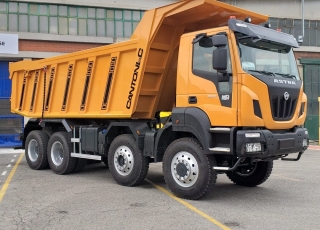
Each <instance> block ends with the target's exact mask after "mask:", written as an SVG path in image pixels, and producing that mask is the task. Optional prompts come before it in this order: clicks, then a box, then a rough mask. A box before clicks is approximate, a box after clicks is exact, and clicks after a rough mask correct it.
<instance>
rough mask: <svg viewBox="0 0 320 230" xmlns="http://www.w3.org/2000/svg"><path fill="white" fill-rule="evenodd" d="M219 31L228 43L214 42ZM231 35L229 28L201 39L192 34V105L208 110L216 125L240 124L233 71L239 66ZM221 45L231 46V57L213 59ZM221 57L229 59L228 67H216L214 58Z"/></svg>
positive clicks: (190, 83)
mask: <svg viewBox="0 0 320 230" xmlns="http://www.w3.org/2000/svg"><path fill="white" fill-rule="evenodd" d="M215 35H223V36H225V38H226V46H224V47H220V46H218V47H217V46H213V45H212V44H210V41H211V42H212V37H213V36H215ZM230 36H231V35H230V34H229V33H228V31H217V32H214V33H211V34H208V35H207V36H206V37H204V38H202V39H200V40H199V41H198V42H195V37H194V36H193V37H190V43H193V44H192V51H191V53H192V54H191V55H190V60H189V61H190V62H189V66H190V74H189V81H188V83H189V84H188V104H189V105H188V106H189V107H190V106H195V107H198V108H200V109H202V110H203V111H205V112H206V114H207V115H208V117H209V119H210V122H211V125H212V126H237V87H236V86H235V79H236V78H235V76H236V75H235V73H234V72H233V69H236V68H233V66H234V65H233V61H232V60H233V55H232V52H230V50H232V49H230V47H232V46H231V42H230V40H231V39H230ZM221 48H225V49H227V57H222V56H217V57H218V58H216V59H215V60H213V52H214V51H215V50H216V49H221ZM219 53H220V52H219ZM221 54H222V53H221ZM220 58H226V59H227V69H226V70H225V71H217V70H216V69H213V61H219V60H218V59H220Z"/></svg>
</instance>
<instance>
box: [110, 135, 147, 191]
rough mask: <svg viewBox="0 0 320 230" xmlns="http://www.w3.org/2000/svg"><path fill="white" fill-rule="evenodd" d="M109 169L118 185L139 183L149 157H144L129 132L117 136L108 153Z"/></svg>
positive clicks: (145, 173)
mask: <svg viewBox="0 0 320 230" xmlns="http://www.w3.org/2000/svg"><path fill="white" fill-rule="evenodd" d="M108 164H109V170H110V172H111V175H112V177H113V179H114V180H115V181H116V182H117V183H118V184H120V185H125V186H135V185H138V184H139V183H141V182H142V181H143V180H144V179H145V177H146V175H147V173H148V169H149V159H148V158H146V157H144V156H143V155H142V153H141V151H140V149H139V148H138V146H137V143H136V141H135V139H134V137H133V135H130V134H123V135H120V136H117V137H116V138H115V139H114V140H113V141H112V143H111V146H110V148H109V154H108Z"/></svg>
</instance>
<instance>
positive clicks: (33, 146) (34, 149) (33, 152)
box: [28, 139, 39, 162]
mask: <svg viewBox="0 0 320 230" xmlns="http://www.w3.org/2000/svg"><path fill="white" fill-rule="evenodd" d="M28 156H29V159H30V160H31V161H32V162H35V161H36V160H37V159H38V157H39V145H38V142H37V141H36V140H35V139H32V140H31V141H30V142H29V145H28Z"/></svg>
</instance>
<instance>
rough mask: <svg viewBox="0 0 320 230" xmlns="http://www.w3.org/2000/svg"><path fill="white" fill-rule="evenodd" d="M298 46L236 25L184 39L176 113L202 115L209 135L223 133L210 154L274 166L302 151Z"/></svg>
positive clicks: (304, 135)
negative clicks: (257, 159) (254, 157)
mask: <svg viewBox="0 0 320 230" xmlns="http://www.w3.org/2000/svg"><path fill="white" fill-rule="evenodd" d="M185 46H186V47H189V49H185V48H184V47H185ZM298 46H299V45H298V43H297V42H296V40H295V39H294V37H293V36H291V35H288V34H284V33H281V32H280V31H276V30H273V29H270V28H265V27H262V26H257V25H253V24H250V23H246V22H243V21H240V20H236V19H235V18H233V17H232V18H231V19H230V20H229V22H228V26H227V27H220V28H215V29H211V30H205V31H200V32H199V31H198V32H194V33H189V34H185V35H183V36H182V38H181V48H180V50H179V64H178V71H177V72H178V76H177V101H176V107H177V108H179V109H178V110H179V112H178V113H179V114H180V111H181V108H189V109H190V107H193V108H194V109H197V110H199V113H200V111H201V112H203V113H205V114H206V116H207V117H208V120H209V123H210V127H207V128H208V129H211V131H213V132H214V133H219V130H220V131H221V133H220V134H219V135H215V136H214V137H213V138H212V137H211V138H210V137H209V138H208V141H207V143H206V147H207V149H208V150H209V151H213V152H218V153H220V154H222V152H225V153H229V152H233V150H236V152H237V155H238V156H246V155H251V156H252V155H257V156H259V157H260V158H269V157H270V158H272V157H277V156H280V155H283V154H287V153H292V152H301V151H303V150H304V149H305V148H306V147H307V145H308V132H307V130H306V129H304V128H302V125H303V123H304V120H305V117H306V99H307V98H306V95H305V93H304V92H303V87H302V80H301V79H300V76H299V73H298V69H297V64H296V61H295V58H294V54H293V49H292V48H294V47H298ZM185 63H187V66H188V68H185V66H186V65H185ZM173 116H175V115H174V114H173ZM178 116H181V114H180V115H178ZM180 125H181V124H180ZM176 126H179V125H176ZM227 132H232V133H233V134H231V136H229V133H228V135H226V136H225V137H224V138H221V135H222V134H223V133H224V134H225V133H227ZM202 139H205V138H202ZM212 139H214V140H212ZM220 139H221V140H220ZM219 140H220V141H219ZM232 140H233V142H232Z"/></svg>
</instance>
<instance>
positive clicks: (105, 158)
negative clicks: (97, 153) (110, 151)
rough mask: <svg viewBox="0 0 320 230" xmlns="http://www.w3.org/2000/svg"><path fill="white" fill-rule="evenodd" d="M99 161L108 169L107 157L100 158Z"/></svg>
mask: <svg viewBox="0 0 320 230" xmlns="http://www.w3.org/2000/svg"><path fill="white" fill-rule="evenodd" d="M101 161H102V163H103V164H105V166H106V167H107V168H109V163H108V157H102V158H101Z"/></svg>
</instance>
